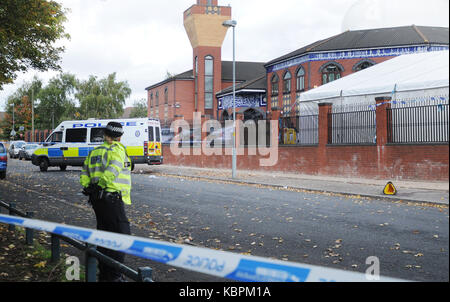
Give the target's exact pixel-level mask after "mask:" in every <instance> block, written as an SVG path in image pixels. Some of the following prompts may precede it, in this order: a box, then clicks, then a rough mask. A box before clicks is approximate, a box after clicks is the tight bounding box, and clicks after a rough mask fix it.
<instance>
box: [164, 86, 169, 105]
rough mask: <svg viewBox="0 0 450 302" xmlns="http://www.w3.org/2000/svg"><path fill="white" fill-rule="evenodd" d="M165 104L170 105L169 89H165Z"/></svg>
mask: <svg viewBox="0 0 450 302" xmlns="http://www.w3.org/2000/svg"><path fill="white" fill-rule="evenodd" d="M164 104H169V89H168V88H167V87H166V88H165V89H164Z"/></svg>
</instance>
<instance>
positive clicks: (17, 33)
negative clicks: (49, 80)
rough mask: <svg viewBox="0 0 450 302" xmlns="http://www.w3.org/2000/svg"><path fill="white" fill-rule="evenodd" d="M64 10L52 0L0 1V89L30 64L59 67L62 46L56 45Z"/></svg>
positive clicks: (36, 66)
mask: <svg viewBox="0 0 450 302" xmlns="http://www.w3.org/2000/svg"><path fill="white" fill-rule="evenodd" d="M66 13H67V10H66V9H64V8H62V6H61V5H60V4H59V3H57V2H55V1H48V0H1V1H0V89H2V86H3V85H4V84H7V83H12V82H13V81H14V80H15V79H16V78H17V73H18V72H25V71H27V70H29V69H30V68H33V69H36V70H39V71H47V70H49V69H53V70H58V69H60V66H59V61H60V59H61V54H62V52H63V51H64V47H62V46H55V45H54V44H55V42H56V41H58V40H60V39H62V38H67V39H68V38H69V35H68V34H66V33H65V32H64V30H65V28H64V26H63V23H64V22H65V21H66Z"/></svg>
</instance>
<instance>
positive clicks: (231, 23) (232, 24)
mask: <svg viewBox="0 0 450 302" xmlns="http://www.w3.org/2000/svg"><path fill="white" fill-rule="evenodd" d="M236 24H237V22H236V21H235V20H227V21H225V22H223V23H222V25H223V26H225V27H232V28H233V151H232V152H233V153H232V164H231V166H232V168H231V169H232V170H231V171H232V172H231V173H232V175H231V177H232V178H236V50H235V49H236V41H235V32H234V31H235V27H236Z"/></svg>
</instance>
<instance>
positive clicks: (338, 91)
mask: <svg viewBox="0 0 450 302" xmlns="http://www.w3.org/2000/svg"><path fill="white" fill-rule="evenodd" d="M448 94H449V51H448V50H444V51H433V52H425V53H416V54H408V55H402V56H398V57H396V58H393V59H390V60H388V61H385V62H382V63H379V64H377V65H374V66H372V67H370V68H367V69H364V70H361V71H359V72H356V73H353V74H351V75H348V76H345V77H343V78H341V79H339V80H336V81H333V82H331V83H328V84H325V85H323V86H320V87H318V88H315V89H312V90H309V91H307V92H305V93H302V94H301V95H300V109H301V108H302V107H303V108H305V109H307V108H310V109H311V106H308V105H307V103H311V102H314V103H316V104H317V103H318V102H331V103H333V104H336V105H352V104H375V97H377V96H386V95H387V96H391V97H392V99H393V100H400V99H401V100H412V99H415V100H416V99H422V100H425V99H430V98H435V97H444V98H446V100H447V101H448ZM302 105H303V106H302ZM301 111H302V110H301Z"/></svg>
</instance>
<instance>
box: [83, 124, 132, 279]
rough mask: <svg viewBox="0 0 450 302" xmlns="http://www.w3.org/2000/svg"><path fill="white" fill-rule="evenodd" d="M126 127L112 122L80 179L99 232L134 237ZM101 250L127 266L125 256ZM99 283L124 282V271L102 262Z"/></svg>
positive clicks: (84, 166)
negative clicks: (128, 213) (123, 140)
mask: <svg viewBox="0 0 450 302" xmlns="http://www.w3.org/2000/svg"><path fill="white" fill-rule="evenodd" d="M122 135H123V128H122V125H121V124H120V123H117V122H110V123H108V125H107V126H106V128H105V133H104V136H105V142H104V143H103V144H102V145H101V146H99V147H97V148H95V149H94V150H92V151H91V152H90V153H89V156H88V157H87V158H86V160H85V162H84V165H83V169H82V172H81V176H80V183H81V185H82V186H83V187H84V189H83V194H85V195H87V196H89V203H90V204H91V205H92V207H93V209H94V212H95V216H96V218H97V229H98V230H102V231H108V232H115V233H121V234H127V235H129V234H130V223H129V221H128V218H127V216H126V214H125V209H124V204H127V205H130V204H131V198H130V191H131V160H130V158H129V157H128V155H127V153H126V148H125V146H124V145H122V144H121V143H120V138H121V136H122ZM98 251H99V252H101V253H103V254H105V255H107V256H109V257H111V258H113V259H115V260H116V261H118V262H121V263H123V262H124V260H125V254H124V253H121V252H118V251H113V250H109V249H105V248H102V247H99V248H98ZM99 271H100V274H99V281H106V282H120V281H124V279H123V276H122V275H121V273H120V272H118V271H116V270H114V269H112V268H111V267H108V266H106V265H104V264H103V263H101V262H99Z"/></svg>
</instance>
